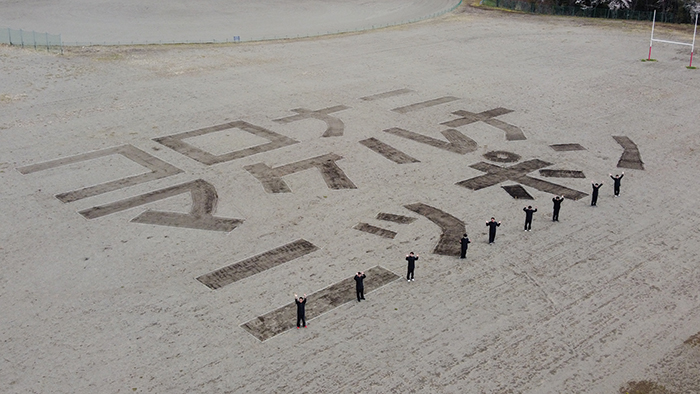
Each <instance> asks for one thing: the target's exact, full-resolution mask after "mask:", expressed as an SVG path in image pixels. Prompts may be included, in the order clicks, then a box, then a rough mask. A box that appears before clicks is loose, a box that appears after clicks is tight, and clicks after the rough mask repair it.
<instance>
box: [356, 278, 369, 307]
mask: <svg viewBox="0 0 700 394" xmlns="http://www.w3.org/2000/svg"><path fill="white" fill-rule="evenodd" d="M366 277H367V275H365V273H364V272H362V271H360V272H358V273H356V274H355V290H356V291H357V302H360V300H364V299H365V285H364V283H362V281H363V280H364V279H365V278H366Z"/></svg>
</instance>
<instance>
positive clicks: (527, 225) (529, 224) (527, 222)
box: [525, 218, 532, 230]
mask: <svg viewBox="0 0 700 394" xmlns="http://www.w3.org/2000/svg"><path fill="white" fill-rule="evenodd" d="M531 228H532V218H530V219H525V230H529V229H531Z"/></svg>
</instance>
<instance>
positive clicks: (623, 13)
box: [481, 0, 675, 23]
mask: <svg viewBox="0 0 700 394" xmlns="http://www.w3.org/2000/svg"><path fill="white" fill-rule="evenodd" d="M481 4H483V5H486V6H489V7H498V8H507V9H509V10H515V11H522V12H529V13H532V14H549V15H566V16H581V17H587V18H608V19H633V20H639V21H642V20H646V21H651V20H652V19H653V17H654V13H653V12H645V11H632V10H611V9H609V8H608V7H604V8H581V7H571V6H557V5H551V4H543V3H540V2H535V1H533V2H528V1H522V0H483V1H482V2H481ZM656 21H657V22H667V23H674V22H675V16H674V14H672V13H667V12H657V13H656Z"/></svg>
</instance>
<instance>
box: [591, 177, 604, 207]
mask: <svg viewBox="0 0 700 394" xmlns="http://www.w3.org/2000/svg"><path fill="white" fill-rule="evenodd" d="M591 184H592V185H593V194H592V195H591V206H592V207H595V206H596V203H598V189H600V187H601V186H603V182H600V183H595V182H591Z"/></svg>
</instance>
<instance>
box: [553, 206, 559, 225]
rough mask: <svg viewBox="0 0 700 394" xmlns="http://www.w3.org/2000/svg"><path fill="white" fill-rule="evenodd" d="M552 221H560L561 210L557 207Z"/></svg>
mask: <svg viewBox="0 0 700 394" xmlns="http://www.w3.org/2000/svg"><path fill="white" fill-rule="evenodd" d="M552 221H555V222H558V221H559V210H558V209H555V210H554V214H552Z"/></svg>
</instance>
